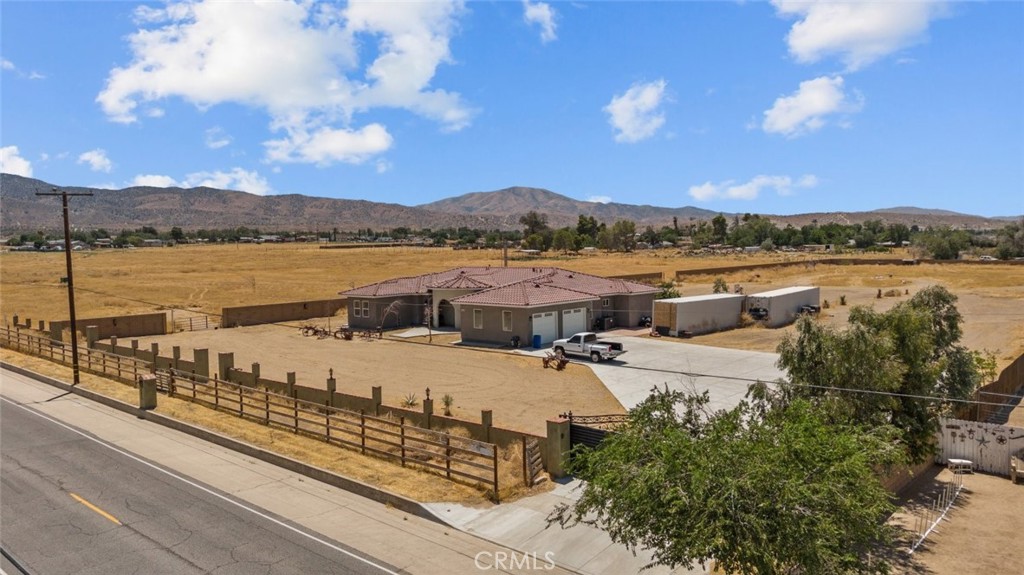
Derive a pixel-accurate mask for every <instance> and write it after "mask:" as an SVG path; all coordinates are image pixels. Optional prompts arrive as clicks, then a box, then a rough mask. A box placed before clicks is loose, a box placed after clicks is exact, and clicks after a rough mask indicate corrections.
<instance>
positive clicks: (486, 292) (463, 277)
mask: <svg viewBox="0 0 1024 575" xmlns="http://www.w3.org/2000/svg"><path fill="white" fill-rule="evenodd" d="M340 295H343V296H345V297H346V298H347V307H348V319H349V325H350V326H351V327H353V328H355V329H366V328H376V327H378V326H380V327H384V328H394V327H402V326H411V325H423V324H426V323H427V322H428V321H429V322H430V324H431V325H432V326H434V327H454V328H457V329H458V330H459V331H460V332H461V334H462V339H463V341H467V342H478V343H492V344H500V345H507V344H509V342H510V341H512V339H513V338H514V337H517V338H518V340H519V341H520V342H521V344H522V345H524V346H527V345H530V344H531V343H533V341H534V338H535V336H540V341H541V343H550V342H552V341H554V340H555V339H558V338H559V337H568V336H570V335H572V334H574V333H577V332H580V331H587V330H590V329H591V327H592V326H593V325H594V324H595V323H599V324H600V325H603V326H609V325H623V326H634V325H638V324H639V322H640V318H641V317H642V316H646V315H648V314H650V313H651V309H652V306H653V304H654V299H655V298H656V297H657V295H658V288H656V287H653V286H649V285H646V284H641V283H637V282H633V281H628V280H623V279H617V278H604V277H600V276H594V275H590V274H584V273H580V272H574V271H570V270H565V269H561V268H551V267H461V268H454V269H450V270H447V271H443V272H439V273H434V274H425V275H421V276H414V277H402V278H395V279H390V280H385V281H382V282H378V283H375V284H370V285H365V286H361V287H357V288H354V289H350V290H347V291H343V292H340Z"/></svg>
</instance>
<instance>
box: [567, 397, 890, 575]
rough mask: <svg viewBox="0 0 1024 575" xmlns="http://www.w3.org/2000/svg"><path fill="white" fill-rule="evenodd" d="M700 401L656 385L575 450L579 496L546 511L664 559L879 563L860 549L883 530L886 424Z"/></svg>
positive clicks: (764, 573) (879, 541) (737, 568)
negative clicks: (620, 421) (607, 430)
mask: <svg viewBox="0 0 1024 575" xmlns="http://www.w3.org/2000/svg"><path fill="white" fill-rule="evenodd" d="M762 391H763V390H762ZM760 397H764V395H761V396H760ZM708 402H709V397H708V395H707V393H706V392H705V393H704V394H703V395H700V396H684V395H682V394H681V393H679V392H669V391H659V390H655V392H654V393H653V394H652V395H651V396H650V397H649V398H648V399H647V400H645V401H644V402H642V403H641V404H640V405H638V406H637V407H636V408H634V409H633V410H631V411H630V414H629V421H628V423H627V424H626V425H625V426H624V427H623V428H622V429H620V430H619V432H618V433H615V434H611V435H609V436H608V438H607V439H606V440H605V441H604V442H603V443H602V445H601V446H600V447H599V448H598V449H596V450H587V449H578V450H575V451H574V452H573V459H572V462H571V463H570V465H569V467H570V471H571V472H572V473H574V474H575V475H576V476H577V477H579V478H581V479H584V480H585V483H584V484H583V488H582V490H583V492H582V496H581V497H580V499H579V500H578V501H577V502H576V503H575V504H573V505H565V506H562V507H560V508H559V509H557V510H556V512H555V513H554V514H552V516H551V517H550V518H549V520H550V521H552V522H559V523H560V524H561V525H563V526H566V525H572V524H575V523H579V522H582V523H588V524H596V525H598V526H600V527H602V528H603V529H605V530H606V531H607V532H608V533H609V535H610V536H611V538H612V540H614V541H616V542H619V543H624V544H626V545H628V546H629V547H631V548H634V549H636V548H647V549H650V550H651V551H652V553H653V557H654V563H655V564H662V565H667V566H670V567H673V568H675V567H679V566H692V565H693V564H694V563H695V562H699V563H701V564H705V563H707V562H708V561H710V560H712V559H714V560H715V561H716V562H717V564H718V566H719V567H720V568H721V569H723V570H724V571H725V572H729V573H750V574H755V573H756V574H757V575H773V574H781V573H882V572H885V569H886V566H885V564H884V562H881V561H878V560H877V559H876V560H875V561H872V562H869V561H868V560H867V555H868V553H869V552H871V551H872V550H873V549H875V548H876V547H878V546H882V545H886V544H888V543H889V542H890V541H891V537H892V530H891V528H890V527H887V526H886V525H885V522H884V521H881V519H882V518H883V517H884V516H885V515H886V514H888V513H890V512H891V511H892V510H893V506H892V504H891V503H890V500H889V495H888V493H887V492H886V490H885V489H884V488H883V487H882V486H881V484H880V483H879V481H878V479H877V478H876V476H875V475H874V470H875V469H876V468H878V467H879V466H885V465H889V464H895V463H898V462H900V461H901V451H900V450H899V449H898V448H896V447H894V446H893V444H892V439H893V437H892V428H891V427H888V426H881V427H875V428H867V427H861V426H857V425H852V424H846V425H837V424H835V423H832V422H830V421H828V418H827V417H826V416H824V415H823V414H822V413H821V411H820V410H819V409H818V408H817V407H816V406H815V405H814V404H813V403H811V402H810V401H808V400H804V399H794V400H792V401H789V402H788V403H786V404H784V405H783V404H778V405H771V402H769V401H767V400H766V399H757V398H755V399H754V401H753V402H752V403H747V402H742V403H741V404H740V405H739V406H737V407H736V408H734V409H731V410H729V411H717V412H714V413H711V412H710V411H709V410H708Z"/></svg>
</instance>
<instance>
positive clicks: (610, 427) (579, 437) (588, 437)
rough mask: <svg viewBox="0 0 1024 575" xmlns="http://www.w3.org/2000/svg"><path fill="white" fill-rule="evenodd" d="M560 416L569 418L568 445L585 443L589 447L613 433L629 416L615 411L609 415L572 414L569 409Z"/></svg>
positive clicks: (592, 447) (595, 445) (594, 445)
mask: <svg viewBox="0 0 1024 575" xmlns="http://www.w3.org/2000/svg"><path fill="white" fill-rule="evenodd" d="M562 417H563V418H565V419H568V420H569V447H570V448H572V447H576V446H577V445H585V446H587V447H588V448H590V449H594V448H595V447H597V446H598V445H599V444H600V443H601V442H602V441H604V438H605V437H606V436H607V435H608V434H609V433H615V428H617V427H619V426H620V425H622V424H623V423H625V422H626V420H627V419H628V418H629V416H628V415H626V414H622V413H617V414H611V415H573V413H572V412H571V411H570V412H568V413H563V414H562Z"/></svg>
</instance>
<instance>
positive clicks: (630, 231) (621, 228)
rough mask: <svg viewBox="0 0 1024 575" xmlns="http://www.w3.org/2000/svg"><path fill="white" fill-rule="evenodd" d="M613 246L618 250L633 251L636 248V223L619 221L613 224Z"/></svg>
mask: <svg viewBox="0 0 1024 575" xmlns="http://www.w3.org/2000/svg"><path fill="white" fill-rule="evenodd" d="M612 245H613V246H614V249H616V250H622V251H626V252H631V251H633V248H635V247H636V223H634V222H632V221H630V220H619V221H617V222H615V223H614V224H612Z"/></svg>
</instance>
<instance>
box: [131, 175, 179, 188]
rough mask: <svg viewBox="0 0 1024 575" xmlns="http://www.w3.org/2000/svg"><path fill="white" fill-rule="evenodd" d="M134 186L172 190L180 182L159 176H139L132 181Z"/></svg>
mask: <svg viewBox="0 0 1024 575" xmlns="http://www.w3.org/2000/svg"><path fill="white" fill-rule="evenodd" d="M132 185H133V186H150V187H153V188H171V187H175V186H177V185H178V182H176V181H175V180H174V178H172V177H170V176H162V175H158V174H139V175H137V176H135V178H134V179H132Z"/></svg>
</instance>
